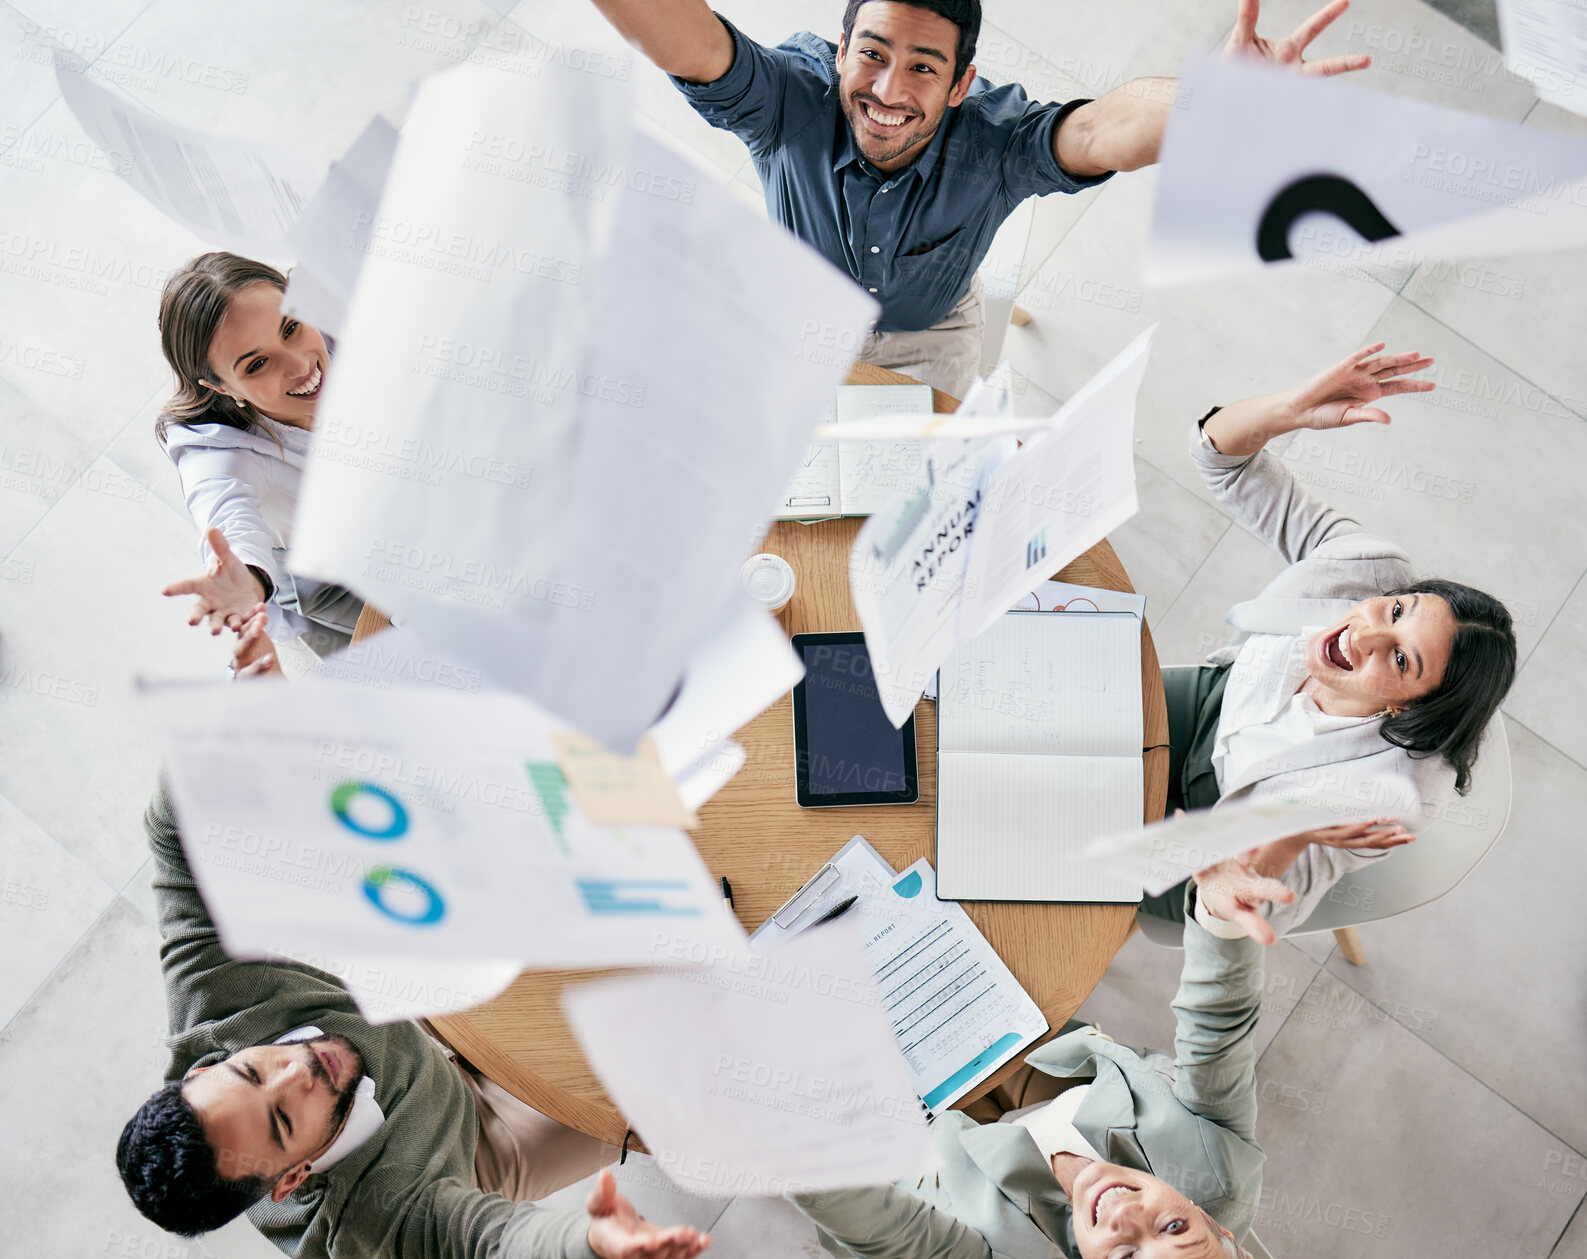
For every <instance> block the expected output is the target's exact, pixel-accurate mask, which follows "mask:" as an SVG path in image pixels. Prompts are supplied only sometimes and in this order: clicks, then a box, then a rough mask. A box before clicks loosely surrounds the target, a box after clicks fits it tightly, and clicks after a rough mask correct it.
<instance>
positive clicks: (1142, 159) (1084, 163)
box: [601, 0, 1372, 179]
mask: <svg viewBox="0 0 1587 1259" xmlns="http://www.w3.org/2000/svg"><path fill="white" fill-rule="evenodd" d="M642 4H643V0H635V2H631V3H625V4H623V6H622V7H624V8H634V9H638V8H639V7H640V6H641V5H642ZM608 7H609V6H608V5H606V4H604V3H603V4H602V5H601V8H603V9H605V8H608ZM661 7H663V8H670V7H671V6H670V5H663V6H661ZM1261 7H1262V0H1240V7H1239V13H1238V15H1237V16H1236V18H1235V23H1234V30H1233V32H1232V33H1231V34H1230V36H1229V40H1228V42H1227V43H1226V44H1224V46H1223V55H1224V56H1225V57H1244V58H1248V59H1251V60H1256V61H1266V62H1268V63H1269V64H1271V65H1274V66H1279V67H1282V68H1284V69H1287V70H1293V71H1295V72H1296V73H1297V74H1310V75H1334V74H1344V73H1346V72H1347V71H1350V70H1365V69H1366V68H1367V67H1368V66H1369V65H1371V64H1372V58H1371V57H1369V56H1367V55H1366V54H1365V53H1353V54H1350V55H1346V56H1337V57H1316V58H1313V59H1312V60H1310V61H1307V60H1306V59H1305V55H1304V54H1305V52H1306V48H1307V46H1308V45H1309V44H1310V43H1311V42H1312V41H1313V40H1314V39H1316V38H1317V36H1318V35H1320V34H1321V33H1322V32H1323V30H1324V28H1326V27H1327V26H1329V25H1330V24H1331V23H1332V22H1333V20H1334V19H1335V18H1337V17H1338V16H1339V15H1340V14H1341V13H1343V12H1344V11H1345V10H1346V9H1347V8H1349V7H1350V0H1329V3H1328V4H1326V5H1324V6H1323V7H1322V8H1320V9H1318V10H1317V12H1315V13H1313V14H1312V15H1311V17H1309V18H1307V19H1306V20H1305V21H1304V22H1302V23H1301V24H1300V25H1299V26H1297V27H1296V28H1295V30H1294V31H1293V32H1291V33H1290V35H1289V36H1288V38H1286V39H1280V40H1268V39H1264V38H1262V36H1260V35H1258V34H1257V33H1256V20H1257V18H1258V17H1259V16H1260V12H1261ZM608 16H609V15H608ZM612 20H613V21H614V22H615V21H616V19H615V18H613V19H612ZM619 29H621V28H619ZM1178 87H1179V82H1178V80H1177V79H1132V80H1131V81H1130V82H1128V83H1125V84H1124V85H1123V86H1121V87H1116V88H1114V89H1113V90H1112V91H1111V92H1109V93H1108V94H1107V95H1105V96H1102V97H1099V98H1098V99H1097V100H1094V101H1092V102H1090V103H1089V104H1086V105H1082V106H1081V107H1080V108H1079V109H1077V110H1075V111H1074V113H1072V114H1070V115H1069V116H1068V117H1067V118H1065V119H1064V120H1063V123H1062V124H1061V125H1060V126H1059V127H1058V129H1057V130H1056V131H1054V132H1053V137H1052V151H1053V156H1054V157H1055V158H1057V159H1058V165H1060V166H1062V167H1063V168H1064V169H1065V170H1066V171H1068V172H1069V173H1070V174H1071V175H1075V176H1078V177H1080V178H1082V179H1084V178H1090V177H1092V176H1096V175H1105V174H1107V173H1108V172H1109V171H1127V170H1139V169H1140V168H1141V167H1143V166H1150V165H1151V164H1152V163H1153V162H1155V161H1157V152H1158V150H1159V149H1160V148H1161V147H1162V143H1163V129H1164V127H1166V126H1167V124H1168V115H1169V111H1170V110H1172V109H1173V107H1174V102H1175V98H1176V95H1177V92H1178Z"/></svg>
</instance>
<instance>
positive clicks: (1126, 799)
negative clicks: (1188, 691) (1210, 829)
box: [937, 710, 1143, 902]
mask: <svg viewBox="0 0 1587 1259" xmlns="http://www.w3.org/2000/svg"><path fill="white" fill-rule="evenodd" d="M1138 711H1139V710H1137V712H1138ZM1142 773H1143V770H1142V763H1141V757H1140V754H1139V753H1137V754H1136V755H1135V756H1133V757H1123V756H1010V755H988V754H984V753H976V752H943V753H941V754H939V755H938V757H937V892H938V895H940V896H942V897H943V898H945V899H949V900H969V901H975V900H988V901H1121V902H1133V901H1136V900H1139V899H1140V895H1141V886H1140V884H1139V883H1133V882H1131V881H1130V880H1128V879H1123V878H1120V877H1119V876H1118V875H1115V874H1110V873H1109V872H1107V871H1106V870H1103V869H1101V868H1099V867H1097V866H1094V865H1092V864H1091V863H1090V862H1088V861H1085V860H1083V859H1082V858H1081V856H1080V852H1081V850H1082V849H1083V848H1084V847H1085V846H1086V844H1087V843H1089V842H1090V841H1091V840H1093V839H1095V838H1097V837H1098V836H1100V835H1108V834H1112V833H1114V832H1117V831H1122V830H1128V829H1130V828H1131V827H1133V826H1139V825H1140V823H1141V794H1142Z"/></svg>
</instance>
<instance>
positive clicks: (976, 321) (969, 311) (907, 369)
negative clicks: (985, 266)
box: [860, 276, 986, 398]
mask: <svg viewBox="0 0 1587 1259" xmlns="http://www.w3.org/2000/svg"><path fill="white" fill-rule="evenodd" d="M985 333H986V305H985V303H984V302H983V301H982V300H981V277H980V276H974V277H972V278H971V280H970V287H969V288H967V289H965V291H964V296H963V297H961V298H960V299H959V301H958V304H957V305H955V306H954V308H953V309H952V310H950V311H949V312H948V313H947V315H946V316H945V317H944V318H943V319H942V320H941V321H940V322H938V323H935V324H933V325H932V326H931V327H929V328H925V329H922V330H921V331H920V332H873V333H871V334H870V335H869V336H868V337H866V338H865V344H864V346H863V347H862V348H861V349H860V362H862V363H874V364H875V365H876V366H877V367H887V368H891V369H892V370H893V371H895V372H902V373H903V374H904V375H905V376H913V377H914V378H915V379H916V380H918V381H922V382H924V383H925V384H928V385H930V386H931V387H932V388H933V389H940V390H942V392H943V393H946V394H951V395H952V396H953V397H955V398H963V397H964V393H965V390H967V389H968V388H969V387H970V385H971V384H972V383H973V382H974V380H975V378H976V377H977V376H978V375H979V374H980V371H981V340H982V338H983V336H984V335H985Z"/></svg>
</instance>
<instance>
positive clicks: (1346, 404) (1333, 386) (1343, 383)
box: [1290, 341, 1437, 428]
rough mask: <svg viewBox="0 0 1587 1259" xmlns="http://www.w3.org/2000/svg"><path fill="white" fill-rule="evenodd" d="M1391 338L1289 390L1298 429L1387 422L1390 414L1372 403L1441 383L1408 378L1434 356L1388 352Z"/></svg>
mask: <svg viewBox="0 0 1587 1259" xmlns="http://www.w3.org/2000/svg"><path fill="white" fill-rule="evenodd" d="M1386 344H1387V343H1386V342H1383V341H1379V342H1378V343H1377V344H1376V345H1369V346H1365V347H1364V348H1362V349H1359V350H1357V351H1356V352H1355V353H1354V354H1352V355H1351V356H1350V357H1349V358H1347V359H1345V360H1344V361H1343V362H1339V363H1335V364H1334V365H1333V366H1332V367H1330V368H1329V369H1328V370H1327V371H1325V372H1319V373H1318V374H1317V375H1315V376H1313V377H1312V378H1311V379H1310V380H1308V381H1307V382H1306V383H1305V384H1303V385H1300V386H1299V387H1297V388H1296V389H1295V390H1294V391H1293V392H1292V393H1291V394H1290V411H1291V412H1292V414H1293V418H1294V427H1295V428H1344V427H1345V426H1346V425H1349V424H1387V423H1388V422H1389V413H1388V412H1387V411H1385V410H1383V409H1382V408H1381V407H1374V406H1369V405H1368V404H1369V403H1373V402H1377V401H1379V400H1381V399H1383V398H1392V397H1393V396H1394V395H1395V394H1400V393H1426V392H1427V391H1428V390H1429V389H1434V388H1437V385H1436V384H1435V383H1434V382H1433V381H1431V380H1405V379H1403V378H1404V377H1405V376H1407V375H1409V374H1410V373H1411V372H1419V371H1422V370H1424V369H1425V368H1428V367H1431V366H1432V365H1433V360H1432V359H1430V358H1428V357H1426V356H1425V355H1423V354H1420V353H1418V352H1417V351H1415V350H1413V351H1411V353H1409V354H1384V353H1382V352H1381V351H1382V350H1383V349H1384V348H1385V346H1386Z"/></svg>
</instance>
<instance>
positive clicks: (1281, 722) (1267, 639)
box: [1212, 626, 1378, 792]
mask: <svg viewBox="0 0 1587 1259" xmlns="http://www.w3.org/2000/svg"><path fill="white" fill-rule="evenodd" d="M1321 628H1322V627H1321V626H1306V627H1305V628H1304V629H1302V631H1301V634H1300V636H1299V637H1298V638H1297V637H1291V636H1290V635H1287V634H1283V635H1281V634H1253V635H1251V637H1250V638H1248V639H1246V641H1245V643H1244V644H1243V645H1242V646H1241V648H1240V654H1239V656H1238V657H1236V659H1235V662H1234V664H1233V665H1231V666H1230V669H1229V681H1228V684H1227V686H1226V687H1225V688H1224V692H1223V708H1222V710H1221V712H1220V713H1219V716H1218V734H1217V738H1216V739H1215V740H1214V742H1213V746H1212V772H1213V774H1214V775H1215V776H1216V777H1217V780H1218V790H1219V791H1220V792H1221V791H1223V790H1224V788H1225V784H1226V783H1229V782H1236V781H1239V780H1241V779H1242V778H1243V777H1244V776H1245V775H1246V774H1247V773H1248V772H1249V771H1250V770H1251V769H1252V768H1253V767H1254V766H1256V765H1259V764H1265V765H1269V766H1276V767H1282V766H1283V765H1285V764H1286V763H1292V764H1295V765H1298V766H1303V765H1306V764H1309V763H1310V762H1309V760H1308V759H1306V758H1304V757H1296V756H1294V755H1293V754H1294V753H1295V752H1296V750H1297V749H1300V748H1303V747H1305V746H1306V745H1307V744H1308V743H1310V742H1311V740H1313V739H1315V738H1316V737H1317V736H1318V735H1320V734H1328V733H1331V732H1332V731H1335V730H1344V729H1346V728H1348V727H1350V726H1364V725H1368V724H1370V723H1372V722H1374V721H1377V720H1378V718H1377V717H1334V716H1331V715H1330V714H1328V713H1325V712H1323V710H1322V709H1320V708H1318V707H1317V703H1316V701H1315V700H1313V699H1312V697H1311V696H1310V695H1308V694H1306V692H1305V691H1304V690H1303V689H1302V687H1303V685H1304V684H1305V681H1306V659H1305V652H1306V648H1307V644H1308V643H1309V642H1310V641H1311V638H1312V635H1314V634H1316V633H1317V632H1318V631H1319V630H1320V629H1321ZM1273 772H1275V771H1274V770H1272V769H1270V770H1268V771H1267V774H1268V775H1271V774H1272V773H1273ZM1279 772H1281V770H1280V771H1279ZM1265 776H1266V775H1265Z"/></svg>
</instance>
